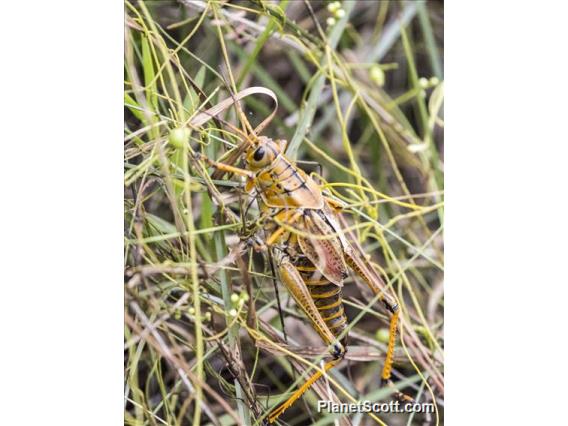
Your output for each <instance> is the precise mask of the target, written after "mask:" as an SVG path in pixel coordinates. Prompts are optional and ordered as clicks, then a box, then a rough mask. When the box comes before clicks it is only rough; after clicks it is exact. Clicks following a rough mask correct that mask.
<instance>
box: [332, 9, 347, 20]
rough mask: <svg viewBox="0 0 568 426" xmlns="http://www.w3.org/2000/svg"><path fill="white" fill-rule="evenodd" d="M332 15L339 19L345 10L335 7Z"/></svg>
mask: <svg viewBox="0 0 568 426" xmlns="http://www.w3.org/2000/svg"><path fill="white" fill-rule="evenodd" d="M334 15H335V17H336V18H337V19H341V18H343V17H344V16H345V11H344V10H343V9H337V10H336V11H335V13H334Z"/></svg>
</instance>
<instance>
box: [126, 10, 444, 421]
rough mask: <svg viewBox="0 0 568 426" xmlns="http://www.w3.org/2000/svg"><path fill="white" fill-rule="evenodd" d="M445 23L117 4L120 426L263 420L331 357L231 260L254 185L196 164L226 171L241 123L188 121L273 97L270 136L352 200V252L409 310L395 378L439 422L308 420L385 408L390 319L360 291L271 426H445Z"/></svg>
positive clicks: (287, 304) (275, 286)
mask: <svg viewBox="0 0 568 426" xmlns="http://www.w3.org/2000/svg"><path fill="white" fill-rule="evenodd" d="M443 16H444V14H443V2H441V1H428V2H425V1H424V2H421V1H357V2H352V1H342V2H329V1H325V2H324V1H309V2H308V1H301V0H290V1H286V0H283V1H262V0H250V1H213V0H210V1H198V0H194V1H192V0H179V1H169V0H164V1H144V2H142V1H127V2H126V3H125V39H124V41H125V62H124V64H125V94H124V97H125V145H124V154H125V257H124V259H125V388H124V397H125V422H126V423H127V424H130V425H159V424H167V425H177V424H180V425H185V424H215V425H219V424H221V425H230V424H262V421H263V419H264V418H265V417H266V416H267V414H268V413H269V412H270V410H271V409H273V408H274V407H275V406H277V404H278V402H279V401H281V400H282V399H283V398H285V397H286V395H287V394H288V393H290V392H292V391H293V390H294V389H296V387H297V384H298V383H302V381H303V380H304V379H302V377H303V376H302V374H303V373H304V374H305V372H306V370H307V369H308V367H309V364H310V363H313V362H317V361H319V360H321V359H322V354H324V355H325V353H326V348H325V347H324V345H323V344H322V343H321V341H320V339H319V338H318V336H317V335H316V334H315V332H313V330H312V329H311V328H310V325H309V323H308V322H307V320H306V319H305V317H304V315H303V314H302V313H301V312H300V311H299V310H298V309H297V308H296V306H295V304H294V302H293V300H292V299H291V298H290V297H289V296H288V294H287V293H286V291H285V289H283V288H282V287H281V285H280V284H279V283H278V282H277V280H276V279H275V277H274V273H273V268H272V266H271V259H270V258H268V257H267V256H264V255H262V254H259V253H256V252H254V251H253V250H252V249H251V250H249V251H247V252H246V253H245V254H244V255H242V256H241V255H240V253H238V252H237V250H236V247H237V246H238V244H239V242H240V241H241V240H242V238H244V237H245V236H246V235H249V234H250V232H251V229H253V227H254V225H255V219H257V218H258V211H257V208H256V206H255V204H254V203H252V204H251V202H250V201H251V200H249V199H248V195H247V194H246V193H245V192H244V184H243V182H242V181H241V180H240V179H239V178H237V177H235V176H232V177H231V176H224V177H223V176H219V175H215V174H213V173H212V170H210V169H209V170H206V169H204V168H203V167H201V166H200V164H198V163H197V162H195V161H194V160H193V159H192V156H191V155H189V154H190V153H191V152H201V153H203V154H205V155H206V156H208V157H209V158H213V159H217V160H219V159H223V160H227V159H230V158H231V156H230V152H231V149H232V148H233V147H235V146H237V145H239V143H240V140H241V137H240V135H239V134H238V132H236V131H235V130H234V128H233V127H232V126H235V127H240V128H243V127H242V122H241V120H239V118H238V117H237V114H236V110H235V108H234V107H231V108H228V109H226V110H225V111H223V112H221V113H220V114H218V115H217V116H216V117H215V118H214V119H212V120H210V121H208V122H207V123H205V124H204V125H203V126H200V127H197V126H193V125H192V119H193V118H194V117H195V116H196V114H197V113H199V112H202V111H204V110H207V109H208V108H211V107H213V106H214V105H217V104H218V103H219V102H220V101H221V100H223V99H226V98H228V97H230V96H231V93H233V94H234V93H237V92H239V91H241V90H243V89H246V88H248V87H253V86H259V87H264V88H267V89H270V90H272V91H273V92H274V93H275V94H276V96H277V98H278V107H277V110H276V115H275V117H274V119H273V120H272V121H271V122H270V125H269V126H268V127H267V128H266V129H264V130H263V134H264V135H266V136H270V137H271V138H273V139H276V138H281V139H286V140H288V141H289V147H288V151H287V153H286V155H287V156H288V157H289V158H291V159H294V160H297V161H299V166H300V167H302V168H304V169H305V170H306V171H308V172H312V173H314V175H315V176H317V179H318V180H319V182H321V183H322V185H323V187H324V188H325V189H326V190H328V191H330V192H331V193H333V194H334V195H335V196H336V197H338V198H340V199H342V200H343V201H344V202H345V203H346V205H347V208H346V211H345V213H344V218H345V220H346V222H347V223H348V224H349V225H350V229H352V232H351V238H353V239H355V240H357V241H358V242H359V243H360V245H361V247H362V248H363V250H364V252H365V253H366V254H367V255H368V256H369V260H370V261H371V262H372V264H373V266H374V267H376V269H377V270H378V271H380V272H381V273H383V274H384V275H385V276H386V277H388V283H389V286H390V291H392V292H393V294H396V295H397V297H398V298H399V300H400V303H401V306H402V317H401V337H400V338H399V341H398V345H397V352H396V359H395V361H396V362H395V372H394V381H395V383H398V384H399V385H400V387H401V389H402V388H403V389H404V391H405V392H406V393H408V394H410V395H412V396H413V397H414V398H415V399H416V401H417V402H421V403H422V402H426V403H433V404H434V406H435V408H436V409H435V412H434V413H429V414H424V413H414V414H408V413H404V414H392V413H391V414H380V413H379V414H375V416H369V415H368V414H350V415H339V414H331V413H327V412H323V413H318V412H317V411H316V408H315V407H316V404H317V401H318V400H320V399H325V400H328V399H329V400H340V401H343V402H353V401H361V400H370V401H386V402H388V401H390V400H391V398H392V397H391V395H390V392H389V390H388V389H382V388H381V387H380V371H381V368H382V363H383V360H384V350H385V336H384V335H385V327H386V326H387V325H388V322H387V317H386V315H385V312H384V310H383V309H382V307H381V306H379V305H378V304H369V302H370V301H371V299H372V297H371V296H370V295H369V292H368V291H367V290H366V289H365V287H364V286H363V285H361V283H359V282H358V280H357V279H355V277H354V276H350V277H349V278H348V279H347V281H346V286H345V303H346V311H347V316H348V318H349V319H350V320H351V325H350V327H351V329H350V333H349V335H350V340H349V346H348V352H347V357H346V360H344V361H343V362H342V363H341V364H340V365H339V366H338V367H337V368H336V369H334V370H333V372H332V373H331V375H330V381H329V382H326V380H320V382H321V383H320V382H318V385H317V386H315V387H314V390H313V391H310V392H308V393H307V394H306V395H305V396H304V397H303V398H302V400H301V401H298V402H297V403H296V404H295V405H294V406H293V407H292V408H290V409H289V410H288V411H286V412H285V413H284V414H283V416H282V417H281V418H280V419H279V421H280V422H281V423H283V424H284V423H286V424H293V425H301V424H319V425H323V424H333V423H334V422H336V423H338V424H354V425H359V424H363V425H364V424H377V423H378V424H388V425H406V424H442V423H443V404H444V400H443V398H444V388H443V372H444V370H443V347H444V341H443V325H444V323H443V125H444V123H443ZM241 106H242V108H243V110H244V112H245V116H246V117H247V119H248V120H249V121H250V122H251V123H252V126H253V127H254V126H256V125H258V124H259V123H260V122H262V121H263V120H264V119H265V118H267V117H268V116H269V115H270V114H271V112H272V111H273V110H274V108H275V105H274V102H273V100H272V99H271V98H270V97H268V96H264V95H262V94H256V95H251V96H248V97H246V98H244V99H243V100H242V101H241ZM180 129H188V130H187V131H185V130H180ZM189 129H191V130H189ZM235 165H239V162H238V160H237V162H236V163H235ZM247 207H248V208H247ZM253 314H255V316H254V317H253ZM283 324H284V327H283ZM304 377H305V376H304Z"/></svg>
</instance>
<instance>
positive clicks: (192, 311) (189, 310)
mask: <svg viewBox="0 0 568 426" xmlns="http://www.w3.org/2000/svg"><path fill="white" fill-rule="evenodd" d="M187 312H189V315H195V308H189V309H188V310H187Z"/></svg>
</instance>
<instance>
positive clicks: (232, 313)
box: [229, 309, 237, 317]
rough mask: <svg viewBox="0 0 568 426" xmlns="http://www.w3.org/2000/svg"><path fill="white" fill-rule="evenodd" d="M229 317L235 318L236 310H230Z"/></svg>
mask: <svg viewBox="0 0 568 426" xmlns="http://www.w3.org/2000/svg"><path fill="white" fill-rule="evenodd" d="M229 315H230V316H232V317H236V316H237V310H236V309H231V310H230V311H229Z"/></svg>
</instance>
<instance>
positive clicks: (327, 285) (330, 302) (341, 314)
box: [296, 258, 347, 341]
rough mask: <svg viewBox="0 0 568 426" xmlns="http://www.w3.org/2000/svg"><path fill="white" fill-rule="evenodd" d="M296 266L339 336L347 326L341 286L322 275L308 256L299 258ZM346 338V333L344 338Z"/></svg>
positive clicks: (319, 309)
mask: <svg viewBox="0 0 568 426" xmlns="http://www.w3.org/2000/svg"><path fill="white" fill-rule="evenodd" d="M296 266H297V268H298V270H299V271H300V275H301V276H302V279H303V280H304V282H305V283H306V286H307V287H308V290H309V291H310V294H311V296H312V298H313V300H314V303H315V305H316V307H317V308H318V311H319V312H320V314H321V316H322V318H323V320H324V321H325V323H326V325H327V326H328V327H329V329H330V330H331V332H332V333H333V335H334V336H335V337H339V336H340V335H341V334H342V333H343V331H344V330H345V328H346V327H347V317H346V315H345V310H344V307H343V294H342V291H341V287H339V286H338V285H336V284H334V283H332V282H330V281H329V280H328V279H327V278H325V277H324V276H323V275H321V273H320V272H319V271H318V270H317V269H316V267H315V266H314V265H313V263H312V262H310V260H308V259H307V258H302V259H300V260H298V262H297V263H296ZM346 338H347V335H344V336H343V338H342V340H343V341H344V340H345V339H346Z"/></svg>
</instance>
